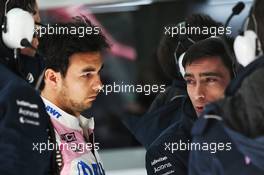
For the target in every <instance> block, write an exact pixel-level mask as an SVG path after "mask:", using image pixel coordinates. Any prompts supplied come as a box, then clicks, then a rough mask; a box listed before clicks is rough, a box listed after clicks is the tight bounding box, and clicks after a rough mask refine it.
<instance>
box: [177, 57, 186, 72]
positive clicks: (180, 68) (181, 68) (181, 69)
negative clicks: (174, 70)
mask: <svg viewBox="0 0 264 175" xmlns="http://www.w3.org/2000/svg"><path fill="white" fill-rule="evenodd" d="M184 55H185V52H184V53H183V54H181V56H180V58H179V65H178V66H179V70H180V73H181V75H182V77H184V75H185V70H184V67H183V65H182V62H183V58H184Z"/></svg>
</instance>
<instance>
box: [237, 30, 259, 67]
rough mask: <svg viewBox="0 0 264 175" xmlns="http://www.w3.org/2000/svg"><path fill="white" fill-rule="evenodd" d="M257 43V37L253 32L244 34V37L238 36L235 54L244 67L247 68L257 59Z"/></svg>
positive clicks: (249, 31) (248, 31)
mask: <svg viewBox="0 0 264 175" xmlns="http://www.w3.org/2000/svg"><path fill="white" fill-rule="evenodd" d="M256 41H257V35H256V33H255V32H254V31H252V30H247V31H245V32H244V36H241V35H239V36H237V37H236V39H235V41H234V52H235V55H236V58H237V61H238V62H239V63H240V64H241V65H243V66H247V65H248V64H249V63H251V62H252V61H253V60H254V59H255V58H256V49H257V48H256Z"/></svg>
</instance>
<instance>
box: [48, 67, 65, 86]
mask: <svg viewBox="0 0 264 175" xmlns="http://www.w3.org/2000/svg"><path fill="white" fill-rule="evenodd" d="M60 81H61V73H60V72H55V71H54V70H52V69H47V70H46V71H45V84H46V85H49V86H50V87H51V88H57V87H58V85H59V82H60Z"/></svg>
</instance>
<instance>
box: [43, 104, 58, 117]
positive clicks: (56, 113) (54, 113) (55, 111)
mask: <svg viewBox="0 0 264 175" xmlns="http://www.w3.org/2000/svg"><path fill="white" fill-rule="evenodd" d="M46 111H47V112H48V113H49V114H51V115H52V116H53V117H56V118H59V117H60V116H61V114H60V113H59V112H58V111H57V110H56V109H54V108H53V107H51V106H49V105H47V106H46Z"/></svg>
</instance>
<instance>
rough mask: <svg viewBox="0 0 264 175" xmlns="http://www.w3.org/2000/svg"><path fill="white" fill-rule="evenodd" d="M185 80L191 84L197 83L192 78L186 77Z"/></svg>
mask: <svg viewBox="0 0 264 175" xmlns="http://www.w3.org/2000/svg"><path fill="white" fill-rule="evenodd" d="M185 81H186V84H189V85H193V84H195V81H194V80H191V79H186V80H185Z"/></svg>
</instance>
